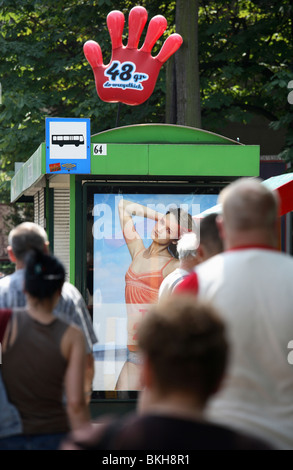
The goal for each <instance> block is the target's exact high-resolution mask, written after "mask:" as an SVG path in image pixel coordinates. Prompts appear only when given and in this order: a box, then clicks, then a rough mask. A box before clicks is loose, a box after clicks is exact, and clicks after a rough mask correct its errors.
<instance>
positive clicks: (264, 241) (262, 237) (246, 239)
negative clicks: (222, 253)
mask: <svg viewBox="0 0 293 470" xmlns="http://www.w3.org/2000/svg"><path fill="white" fill-rule="evenodd" d="M224 246H225V250H231V249H233V248H237V247H239V246H243V247H245V246H247V247H249V246H267V247H270V248H277V246H278V244H277V237H276V236H275V234H273V233H270V232H262V231H258V230H249V231H247V232H234V233H231V234H229V235H227V237H226V239H225V240H224Z"/></svg>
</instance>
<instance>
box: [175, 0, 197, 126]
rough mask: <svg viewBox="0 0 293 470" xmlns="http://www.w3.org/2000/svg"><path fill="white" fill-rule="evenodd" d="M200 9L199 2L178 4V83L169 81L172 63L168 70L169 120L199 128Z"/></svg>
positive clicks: (187, 1) (176, 66) (193, 0)
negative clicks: (179, 45) (181, 38)
mask: <svg viewBox="0 0 293 470" xmlns="http://www.w3.org/2000/svg"><path fill="white" fill-rule="evenodd" d="M198 8H199V0H177V1H176V32H177V33H179V34H181V36H182V37H183V44H182V46H181V48H180V49H179V50H178V51H177V52H176V54H175V59H174V60H175V79H173V80H172V79H171V78H170V75H171V72H170V68H171V67H172V62H171V61H170V64H168V68H167V90H168V91H167V100H166V120H167V122H172V121H173V122H174V121H176V123H177V124H179V125H184V126H191V127H199V128H200V127H201V106H200V82H199V64H198ZM174 87H175V88H174ZM170 90H172V91H170ZM174 101H175V102H174ZM174 113H176V116H177V117H176V119H175V118H174Z"/></svg>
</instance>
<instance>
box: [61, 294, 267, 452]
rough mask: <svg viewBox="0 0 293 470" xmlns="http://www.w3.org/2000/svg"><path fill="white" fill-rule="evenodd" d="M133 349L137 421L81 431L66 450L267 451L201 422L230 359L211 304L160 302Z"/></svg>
mask: <svg viewBox="0 0 293 470" xmlns="http://www.w3.org/2000/svg"><path fill="white" fill-rule="evenodd" d="M138 344H139V347H140V350H141V352H142V361H141V382H142V385H143V390H142V392H141V393H140V397H139V401H138V410H137V414H133V415H130V416H129V415H128V416H126V417H122V418H121V419H119V420H118V421H117V420H116V421H115V422H114V423H110V424H109V423H105V424H104V425H103V424H100V426H98V427H96V428H94V427H93V428H91V429H90V428H87V429H84V430H80V431H78V432H77V433H74V434H73V435H72V437H71V443H70V441H69V443H68V444H65V445H64V447H65V448H66V445H67V448H69V449H70V448H72V447H74V446H75V448H76V447H77V448H82V449H92V450H94V449H96V450H101V449H103V450H160V451H169V450H177V451H178V450H181V451H190V450H199V449H202V450H204V449H222V450H224V449H229V450H243V449H251V450H252V449H259V450H261V449H262V450H267V449H272V446H271V445H270V443H266V442H264V441H263V440H262V439H256V438H255V437H254V436H252V435H250V436H248V435H245V434H243V433H240V432H237V431H235V430H231V429H229V428H228V427H224V426H219V425H215V424H214V423H210V422H208V421H207V420H206V415H205V409H206V405H207V403H208V401H209V400H210V398H211V397H212V396H213V395H214V394H215V393H217V391H218V389H219V387H220V386H221V383H222V379H223V377H224V375H225V370H226V364H227V360H228V357H229V344H228V341H227V337H226V328H225V324H224V322H223V321H222V320H221V319H220V317H219V315H218V312H217V310H216V309H215V308H214V307H213V306H212V304H211V303H207V302H205V301H200V300H196V299H194V297H186V298H183V297H180V296H177V297H176V296H174V297H171V296H170V297H169V298H168V299H167V300H165V301H162V302H159V303H158V304H157V305H155V306H153V307H152V309H151V310H150V311H149V312H148V315H145V317H144V319H143V321H142V323H141V325H140V327H139V329H138ZM72 444H73V445H72Z"/></svg>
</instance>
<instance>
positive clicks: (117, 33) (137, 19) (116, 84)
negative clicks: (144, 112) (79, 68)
mask: <svg viewBox="0 0 293 470" xmlns="http://www.w3.org/2000/svg"><path fill="white" fill-rule="evenodd" d="M147 18H148V14H147V11H146V9H145V8H143V7H134V8H133V9H132V10H131V11H130V13H129V19H128V25H129V35H128V44H127V46H123V44H122V33H123V28H124V22H125V18H124V15H123V13H121V12H120V11H117V10H115V11H112V12H111V13H109V15H108V17H107V26H108V29H109V33H110V37H111V41H112V58H111V61H110V63H109V64H108V65H104V64H103V57H102V51H101V48H100V46H99V44H98V43H97V42H95V41H87V42H86V43H85V45H84V54H85V56H86V58H87V60H88V62H89V63H90V65H91V67H92V69H93V72H94V75H95V81H96V88H97V93H98V95H99V97H100V98H101V100H103V101H106V102H108V103H116V102H119V101H120V102H121V103H125V104H128V105H139V104H141V103H143V102H144V101H146V100H147V99H148V98H149V97H150V95H151V94H152V92H153V90H154V87H155V84H156V81H157V78H158V75H159V71H160V68H161V67H162V65H163V64H164V63H165V62H166V61H167V60H168V59H169V57H171V55H172V54H174V53H175V52H176V51H177V50H178V49H179V47H180V46H181V44H182V42H183V40H182V37H181V36H180V35H179V34H171V35H170V36H169V37H168V38H167V39H166V41H165V42H164V44H163V46H162V48H161V50H160V52H159V54H158V55H157V56H156V57H153V56H152V55H151V50H152V48H153V46H154V45H155V43H156V41H157V40H158V39H159V38H160V37H161V36H162V34H163V33H164V31H165V30H166V28H167V20H166V19H165V18H164V17H163V16H161V15H157V16H154V17H153V18H152V19H151V21H150V23H149V26H148V30H147V34H146V38H145V41H144V44H143V46H142V47H141V49H138V43H139V40H140V37H141V34H142V31H143V29H144V26H145V24H146V22H147Z"/></svg>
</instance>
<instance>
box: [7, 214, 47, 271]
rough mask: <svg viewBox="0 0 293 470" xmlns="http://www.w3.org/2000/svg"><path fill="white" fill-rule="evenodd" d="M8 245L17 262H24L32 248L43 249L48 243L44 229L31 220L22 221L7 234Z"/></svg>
mask: <svg viewBox="0 0 293 470" xmlns="http://www.w3.org/2000/svg"><path fill="white" fill-rule="evenodd" d="M8 243H9V247H10V248H11V250H12V252H13V255H14V257H15V259H16V260H17V261H18V262H24V259H25V257H26V255H27V254H28V252H29V251H30V250H32V249H35V250H39V251H44V249H45V247H46V245H47V244H48V237H47V234H46V232H45V230H44V229H43V228H42V227H40V225H37V224H35V223H33V222H23V223H22V224H20V225H18V226H17V227H15V228H14V229H13V230H11V232H10V233H9V236H8Z"/></svg>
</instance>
